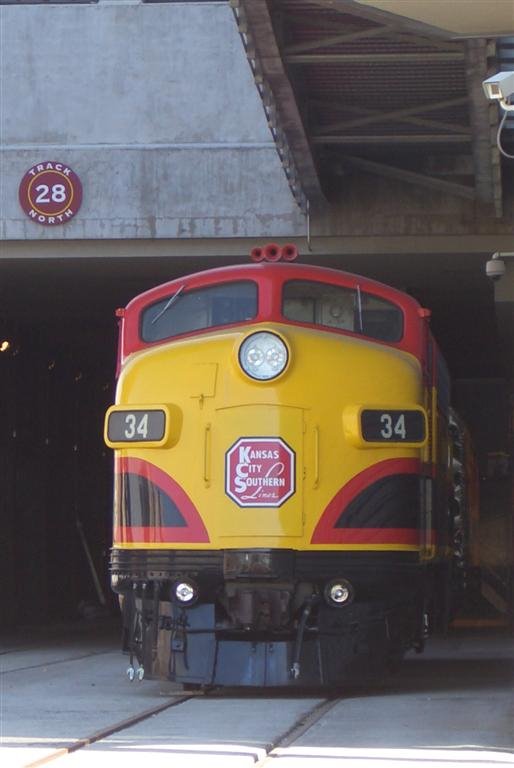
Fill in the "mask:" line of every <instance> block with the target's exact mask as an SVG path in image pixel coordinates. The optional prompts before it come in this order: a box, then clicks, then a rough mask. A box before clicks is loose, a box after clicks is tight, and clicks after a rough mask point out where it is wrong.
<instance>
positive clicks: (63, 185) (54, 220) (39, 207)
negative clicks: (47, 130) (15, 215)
mask: <svg viewBox="0 0 514 768" xmlns="http://www.w3.org/2000/svg"><path fill="white" fill-rule="evenodd" d="M18 199H19V201H20V205H21V207H22V209H23V210H24V212H25V213H26V214H27V216H28V217H29V218H30V219H32V221H34V222H36V223H37V224H42V225H43V226H48V227H54V226H59V225H60V224H66V223H67V222H68V221H70V220H71V219H72V218H73V217H74V216H75V215H76V214H77V213H78V211H79V209H80V206H81V204H82V183H81V181H80V179H79V177H78V176H77V174H76V173H75V172H74V171H73V170H72V169H71V168H70V167H69V166H68V165H66V163H58V162H55V161H52V162H50V161H45V162H43V163H38V164H37V165H34V166H32V168H29V170H28V171H27V172H26V174H25V175H24V177H23V178H22V180H21V182H20V186H19V189H18Z"/></svg>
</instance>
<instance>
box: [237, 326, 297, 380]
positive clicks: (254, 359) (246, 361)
mask: <svg viewBox="0 0 514 768" xmlns="http://www.w3.org/2000/svg"><path fill="white" fill-rule="evenodd" d="M288 360H289V352H288V349H287V347H286V345H285V343H284V342H283V341H282V339H281V338H280V336H277V335H276V334H274V333H270V332H269V331H258V332H257V333H252V335H251V336H247V338H246V339H245V340H244V341H243V343H242V344H241V346H240V348H239V363H240V365H241V368H242V369H243V371H244V372H245V373H246V374H247V376H250V377H251V378H252V379H258V380H259V381H269V380H270V379H274V378H276V377H277V376H279V375H280V374H281V373H282V371H283V370H284V369H285V367H286V366H287V362H288Z"/></svg>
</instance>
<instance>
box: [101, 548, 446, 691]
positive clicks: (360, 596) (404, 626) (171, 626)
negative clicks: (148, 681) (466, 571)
mask: <svg viewBox="0 0 514 768" xmlns="http://www.w3.org/2000/svg"><path fill="white" fill-rule="evenodd" d="M417 557H418V556H417V553H408V552H407V553H403V552H369V551H368V552H334V551H326V552H321V551H308V552H295V551H293V550H225V551H209V552H203V551H184V550H181V551H169V550H168V551H164V550H160V551H148V550H128V551H127V550H114V551H113V553H112V560H111V572H112V583H113V588H114V589H115V591H116V592H118V593H119V594H120V598H121V600H120V602H121V604H122V609H123V625H124V650H126V651H127V652H128V653H130V654H131V665H130V667H129V670H131V669H132V670H133V672H132V674H135V673H136V667H139V676H140V677H142V676H143V674H144V675H146V676H149V677H164V678H167V679H170V680H173V681H176V682H180V683H186V684H194V685H200V686H211V685H229V686H235V685H253V686H284V685H300V686H304V685H320V684H321V685H338V684H341V683H343V682H347V681H355V680H362V679H370V678H371V679H373V678H376V677H377V676H380V675H382V674H383V673H384V671H385V670H386V669H387V667H388V666H389V665H390V664H391V663H394V662H396V661H398V660H399V659H400V658H401V657H402V656H403V654H404V653H405V651H407V650H408V649H409V648H415V649H416V650H418V651H420V650H421V649H422V647H423V641H424V633H425V630H426V620H425V612H426V605H427V594H428V593H429V592H430V581H431V579H430V572H429V571H427V568H426V567H424V566H421V565H420V564H419V562H418V559H417ZM184 587H185V591H184V594H183V595H182V597H184V595H185V596H186V597H187V598H189V596H191V595H192V597H191V599H190V600H189V599H186V600H185V601H183V600H181V599H180V597H178V595H180V594H181V593H182V591H183V590H184ZM338 600H341V602H338ZM136 662H137V664H136ZM142 669H144V672H142V671H141V670H142Z"/></svg>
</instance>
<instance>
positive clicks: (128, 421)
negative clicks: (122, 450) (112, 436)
mask: <svg viewBox="0 0 514 768" xmlns="http://www.w3.org/2000/svg"><path fill="white" fill-rule="evenodd" d="M125 425H126V428H125V437H126V438H127V440H133V439H134V438H135V437H136V436H139V437H143V438H145V437H147V435H148V414H147V413H145V414H144V415H143V416H141V418H140V419H139V421H138V419H137V417H136V416H135V414H133V413H128V414H127V415H126V416H125Z"/></svg>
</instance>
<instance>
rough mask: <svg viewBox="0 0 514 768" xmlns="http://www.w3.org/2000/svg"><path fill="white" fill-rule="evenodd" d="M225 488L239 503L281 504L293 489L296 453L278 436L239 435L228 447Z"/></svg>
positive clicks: (271, 505)
mask: <svg viewBox="0 0 514 768" xmlns="http://www.w3.org/2000/svg"><path fill="white" fill-rule="evenodd" d="M225 492H226V493H227V496H230V498H231V499H233V500H234V501H235V502H236V504H238V505H239V506H240V507H280V506H281V505H282V504H283V503H284V502H285V501H286V499H288V498H289V497H290V496H292V495H293V494H294V492H295V453H294V451H293V450H291V448H290V447H289V446H288V445H287V443H285V442H284V441H283V440H282V439H281V438H279V437H242V438H240V439H239V440H238V441H237V442H236V443H234V445H233V446H232V447H231V448H229V450H228V451H227V453H226V464H225Z"/></svg>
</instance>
